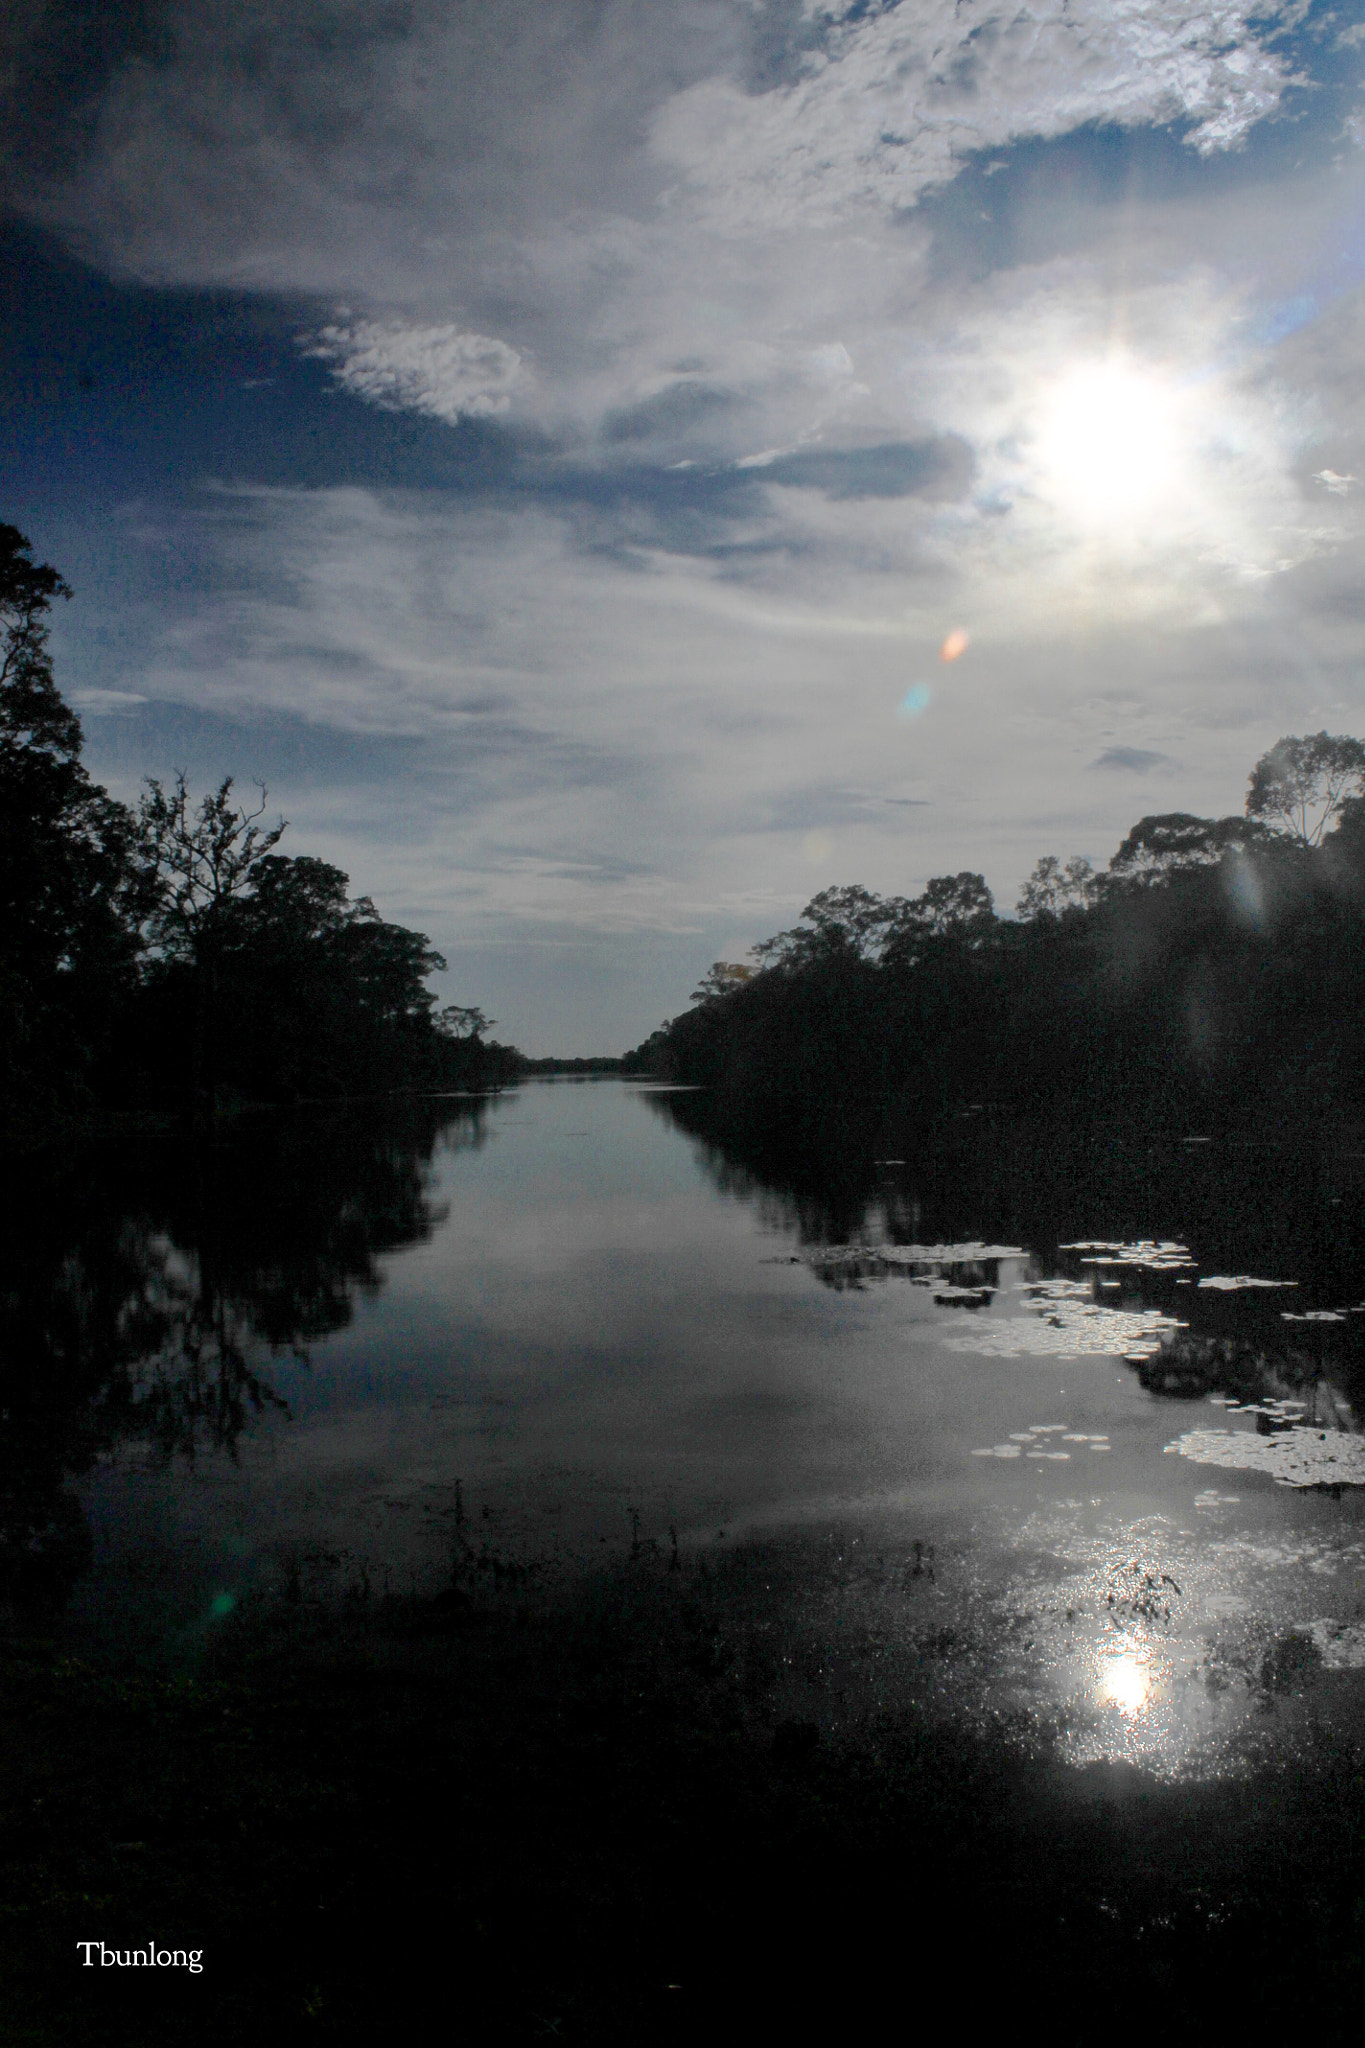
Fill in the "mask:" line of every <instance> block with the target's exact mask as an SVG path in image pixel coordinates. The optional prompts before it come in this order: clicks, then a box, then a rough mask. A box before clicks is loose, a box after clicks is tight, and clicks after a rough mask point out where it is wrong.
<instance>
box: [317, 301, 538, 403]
mask: <svg viewBox="0 0 1365 2048" xmlns="http://www.w3.org/2000/svg"><path fill="white" fill-rule="evenodd" d="M304 352H305V353H306V354H308V355H314V356H320V357H321V358H322V359H323V361H324V362H328V363H330V364H331V365H332V371H333V375H334V376H335V377H336V379H337V382H338V383H339V384H340V385H341V386H342V387H343V389H344V390H346V391H349V392H351V393H352V395H353V396H354V397H356V398H364V399H368V401H369V402H370V404H372V405H378V406H382V407H383V408H384V409H385V410H386V411H390V412H401V411H404V410H408V411H411V412H421V413H427V414H429V415H430V416H431V417H432V418H433V419H438V420H446V421H448V422H452V423H453V422H454V421H455V420H458V419H464V418H486V417H487V416H489V415H490V414H498V413H505V412H506V411H507V408H508V406H509V405H510V403H511V394H512V391H513V389H514V388H515V386H516V385H517V383H518V382H519V380H520V379H521V377H522V371H523V365H522V359H521V357H520V356H519V355H518V353H517V351H516V350H515V349H514V348H509V347H508V345H507V343H506V342H505V341H497V340H495V339H493V337H492V336H490V335H487V334H468V333H465V332H462V331H461V329H459V328H458V327H449V326H444V327H433V326H429V325H424V324H422V323H419V322H404V321H399V320H388V321H381V320H353V321H351V322H349V323H337V324H334V325H332V326H328V327H323V328H321V329H320V330H319V331H318V333H317V334H316V335H313V336H310V337H305V340H304Z"/></svg>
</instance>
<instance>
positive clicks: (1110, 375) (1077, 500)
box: [1035, 362, 1185, 527]
mask: <svg viewBox="0 0 1365 2048" xmlns="http://www.w3.org/2000/svg"><path fill="white" fill-rule="evenodd" d="M1184 442H1185V436H1184V435H1183V434H1182V433H1181V431H1180V420H1179V407H1178V402H1177V396H1176V393H1175V391H1174V390H1173V389H1172V387H1171V386H1170V385H1169V383H1167V382H1165V381H1163V379H1162V378H1161V377H1160V376H1159V375H1156V374H1154V373H1153V372H1151V371H1148V370H1141V369H1135V368H1133V367H1130V366H1129V365H1128V364H1125V363H1122V362H1107V363H1091V364H1087V365H1085V366H1084V367H1080V368H1077V369H1073V370H1070V371H1068V372H1067V373H1066V374H1065V375H1064V376H1062V377H1060V378H1059V379H1058V380H1057V382H1056V383H1055V384H1054V385H1053V386H1052V388H1051V390H1050V392H1049V393H1048V395H1047V397H1046V399H1045V402H1044V406H1043V411H1042V418H1041V421H1040V424H1039V430H1038V435H1037V439H1036V442H1035V453H1036V459H1037V463H1038V479H1039V487H1040V489H1041V491H1042V493H1043V495H1045V496H1046V497H1049V498H1051V499H1052V500H1053V501H1054V503H1055V504H1056V505H1057V506H1058V508H1059V509H1060V510H1062V511H1065V512H1069V513H1071V514H1072V515H1073V516H1074V517H1077V518H1079V519H1080V520H1081V521H1082V522H1083V523H1084V524H1086V525H1088V526H1092V527H1104V526H1115V525H1120V524H1123V523H1125V522H1128V521H1131V520H1135V519H1145V518H1149V517H1150V515H1151V514H1152V513H1153V512H1155V511H1157V510H1159V509H1160V508H1161V506H1162V505H1163V503H1165V502H1167V501H1170V502H1174V501H1175V499H1176V497H1177V487H1178V484H1179V480H1180V471H1181V466H1182V454H1183V450H1184Z"/></svg>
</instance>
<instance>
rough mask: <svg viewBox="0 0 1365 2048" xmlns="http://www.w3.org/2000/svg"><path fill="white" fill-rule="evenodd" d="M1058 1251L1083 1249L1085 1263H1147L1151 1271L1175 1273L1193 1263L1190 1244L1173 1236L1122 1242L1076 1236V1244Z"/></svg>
mask: <svg viewBox="0 0 1365 2048" xmlns="http://www.w3.org/2000/svg"><path fill="white" fill-rule="evenodd" d="M1058 1250H1059V1251H1064V1252H1084V1253H1086V1254H1088V1256H1087V1257H1084V1258H1083V1259H1082V1260H1081V1264H1082V1265H1083V1266H1145V1267H1146V1268H1147V1269H1148V1271H1150V1272H1158V1273H1161V1272H1172V1271H1176V1270H1178V1269H1179V1268H1181V1267H1184V1266H1193V1265H1194V1264H1195V1261H1194V1260H1193V1259H1192V1258H1191V1257H1190V1248H1189V1246H1188V1245H1184V1244H1177V1243H1176V1242H1175V1241H1174V1239H1172V1238H1166V1237H1161V1238H1156V1237H1139V1238H1130V1239H1127V1240H1125V1241H1124V1242H1123V1243H1119V1242H1118V1241H1117V1240H1115V1239H1113V1238H1103V1237H1085V1238H1077V1239H1076V1241H1075V1243H1074V1244H1064V1245H1059V1246H1058Z"/></svg>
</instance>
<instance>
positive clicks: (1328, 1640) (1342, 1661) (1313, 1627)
mask: <svg viewBox="0 0 1365 2048" xmlns="http://www.w3.org/2000/svg"><path fill="white" fill-rule="evenodd" d="M1305 1634H1307V1635H1309V1636H1311V1637H1312V1640H1313V1644H1314V1647H1315V1648H1316V1650H1317V1652H1318V1655H1319V1656H1320V1657H1321V1658H1322V1661H1323V1664H1324V1666H1325V1667H1326V1669H1327V1670H1328V1671H1355V1670H1358V1669H1359V1668H1360V1667H1361V1666H1362V1665H1365V1627H1363V1626H1362V1625H1361V1624H1360V1623H1359V1622H1346V1621H1333V1620H1332V1618H1331V1617H1330V1615H1329V1616H1328V1617H1327V1619H1326V1620H1323V1621H1310V1622H1309V1623H1308V1626H1307V1628H1306V1630H1305Z"/></svg>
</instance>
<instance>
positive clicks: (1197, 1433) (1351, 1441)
mask: <svg viewBox="0 0 1365 2048" xmlns="http://www.w3.org/2000/svg"><path fill="white" fill-rule="evenodd" d="M1166 1449H1167V1450H1168V1451H1176V1452H1178V1453H1179V1455H1180V1456H1181V1457H1182V1458H1192V1459H1193V1460H1194V1461H1195V1463H1196V1464H1198V1465H1221V1466H1223V1467H1225V1468H1227V1469H1230V1470H1232V1471H1235V1472H1264V1473H1266V1474H1267V1475H1268V1477H1269V1478H1271V1479H1273V1480H1274V1481H1275V1483H1276V1485H1277V1486H1299V1487H1302V1486H1365V1438H1362V1437H1359V1436H1352V1435H1349V1434H1348V1433H1347V1431H1345V1430H1344V1429H1313V1428H1310V1427H1308V1426H1306V1425H1304V1424H1303V1423H1294V1424H1291V1425H1290V1427H1288V1428H1287V1429H1279V1430H1275V1431H1273V1432H1272V1433H1271V1434H1270V1435H1268V1436H1261V1435H1259V1434H1253V1433H1252V1432H1251V1431H1250V1430H1231V1429H1191V1430H1187V1431H1186V1433H1185V1435H1184V1436H1181V1437H1177V1439H1176V1441H1175V1442H1174V1443H1173V1444H1167V1446H1166Z"/></svg>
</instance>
